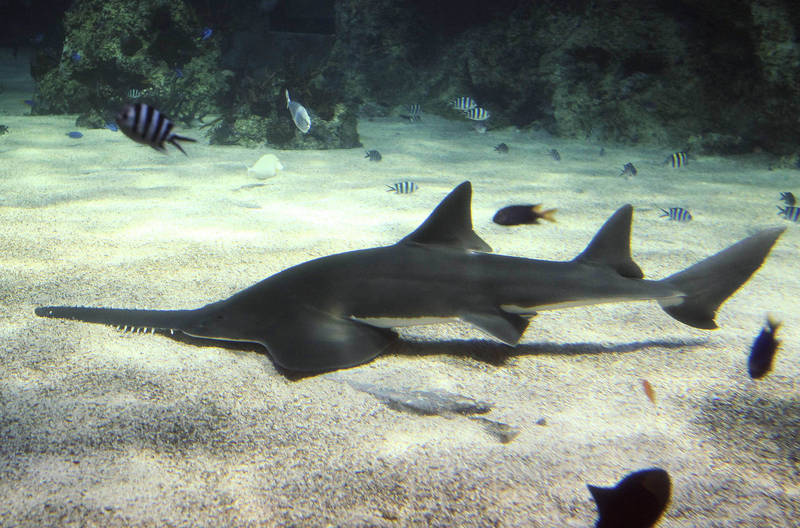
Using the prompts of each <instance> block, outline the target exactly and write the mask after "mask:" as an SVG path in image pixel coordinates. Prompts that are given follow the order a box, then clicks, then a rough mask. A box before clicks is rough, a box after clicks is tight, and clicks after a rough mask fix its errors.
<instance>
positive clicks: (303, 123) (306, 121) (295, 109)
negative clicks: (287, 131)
mask: <svg viewBox="0 0 800 528" xmlns="http://www.w3.org/2000/svg"><path fill="white" fill-rule="evenodd" d="M286 108H288V109H289V113H290V114H291V115H292V121H294V125H295V126H296V127H297V129H298V130H299V131H300V132H302V133H303V134H308V131H309V130H310V129H311V118H310V117H309V116H308V112H307V111H306V109H305V108H304V107H303V105H301V104H300V103H297V102H295V101H292V100H291V99H290V98H289V90H286Z"/></svg>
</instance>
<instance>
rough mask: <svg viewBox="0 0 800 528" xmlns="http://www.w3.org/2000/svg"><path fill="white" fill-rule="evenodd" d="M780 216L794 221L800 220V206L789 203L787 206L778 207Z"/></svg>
mask: <svg viewBox="0 0 800 528" xmlns="http://www.w3.org/2000/svg"><path fill="white" fill-rule="evenodd" d="M778 216H782V217H783V218H785V219H787V220H791V221H792V222H800V207H797V206H796V205H787V206H786V207H783V208H781V207H778Z"/></svg>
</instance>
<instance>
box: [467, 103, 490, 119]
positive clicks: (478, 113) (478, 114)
mask: <svg viewBox="0 0 800 528" xmlns="http://www.w3.org/2000/svg"><path fill="white" fill-rule="evenodd" d="M491 116H492V114H490V113H489V111H488V110H485V109H483V108H481V107H479V106H476V107H475V108H471V109H469V110H465V111H464V117H466V118H467V119H469V120H470V121H486V120H487V119H489V118H490V117H491Z"/></svg>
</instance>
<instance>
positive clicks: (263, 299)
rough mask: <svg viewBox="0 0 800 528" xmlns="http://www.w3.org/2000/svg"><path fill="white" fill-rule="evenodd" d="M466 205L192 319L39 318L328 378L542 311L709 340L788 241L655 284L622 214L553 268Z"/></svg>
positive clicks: (463, 191)
mask: <svg viewBox="0 0 800 528" xmlns="http://www.w3.org/2000/svg"><path fill="white" fill-rule="evenodd" d="M471 194H472V190H471V186H470V184H469V182H464V183H462V184H461V185H459V186H458V187H456V189H454V190H453V191H452V192H451V193H450V194H449V195H448V196H447V197H446V198H445V199H444V200H443V201H442V202H441V203H440V204H439V206H438V207H437V208H436V209H435V210H434V212H433V213H431V215H430V216H429V217H428V219H427V220H426V221H425V222H424V223H423V224H422V225H421V226H420V227H419V228H418V229H417V230H416V231H414V232H413V233H411V234H410V235H408V236H407V237H405V238H404V239H402V240H401V241H400V242H398V243H397V244H394V245H392V246H387V247H379V248H372V249H365V250H358V251H351V252H347V253H340V254H336V255H331V256H327V257H322V258H318V259H315V260H311V261H309V262H305V263H302V264H299V265H297V266H294V267H292V268H288V269H286V270H284V271H282V272H280V273H277V274H275V275H273V276H271V277H269V278H267V279H264V280H263V281H261V282H259V283H257V284H254V285H253V286H250V287H249V288H246V289H244V290H242V291H240V292H238V293H236V294H234V295H233V296H231V297H229V298H228V299H225V300H222V301H218V302H215V303H211V304H209V305H206V306H204V307H202V308H198V309H195V310H126V309H113V308H89V307H68V306H45V307H40V308H37V309H36V313H37V314H38V315H40V316H44V317H56V318H65V319H76V320H80V321H86V322H92V323H101V324H107V325H113V326H119V327H125V328H128V329H135V330H151V331H152V330H168V331H180V332H183V333H185V334H187V335H190V336H194V337H200V338H209V339H221V340H228V341H247V342H255V343H260V344H262V345H263V346H265V347H266V348H267V350H268V351H269V353H270V355H271V357H272V358H273V360H274V361H275V362H276V363H277V364H278V365H280V366H281V367H283V368H286V369H288V370H294V371H323V370H332V369H337V368H344V367H349V366H353V365H358V364H361V363H364V362H367V361H369V360H371V359H373V358H374V357H375V356H377V355H378V354H380V353H381V352H382V351H383V350H385V349H386V348H387V347H388V346H389V345H390V344H391V342H392V340H393V339H394V338H395V334H394V333H393V332H392V331H391V330H389V328H391V327H396V326H405V325H412V324H425V323H430V322H437V321H441V320H449V319H456V318H457V319H461V320H463V321H466V322H468V323H470V324H472V325H474V326H477V327H478V328H481V329H482V330H484V331H486V332H487V333H489V334H491V335H492V336H494V337H496V338H497V339H499V340H501V341H503V342H504V343H506V344H509V345H515V344H517V343H518V342H519V340H520V338H521V336H522V334H523V332H524V331H525V329H526V328H527V326H528V323H529V320H530V317H532V316H533V315H535V314H536V312H537V311H542V310H548V309H557V308H563V307H569V306H578V305H586V304H597V303H605V302H617V301H633V300H648V299H652V300H656V301H658V302H659V303H660V304H661V306H662V307H663V308H664V310H665V311H667V313H669V314H670V315H672V316H673V317H675V318H676V319H678V320H680V321H682V322H684V323H686V324H689V325H691V326H695V327H698V328H715V327H716V324H715V323H714V316H715V313H716V310H717V308H718V307H719V305H720V304H722V302H724V301H725V299H727V298H728V297H729V296H730V295H731V294H732V293H733V292H734V291H736V289H738V288H739V287H740V286H741V285H742V284H743V283H744V282H745V281H746V280H747V279H748V278H749V277H750V275H751V274H752V273H753V272H754V271H755V270H756V269H758V267H759V266H760V265H761V263H762V262H763V260H764V258H765V257H766V255H767V254H768V253H769V251H770V248H771V247H772V245H773V244H774V243H775V241H776V240H777V238H778V237H779V236H780V234H781V233H782V232H783V229H781V228H776V229H768V230H764V231H762V232H760V233H757V234H755V235H753V236H751V237H749V238H747V239H745V240H743V241H741V242H739V243H738V244H735V245H733V246H731V247H729V248H728V249H726V250H723V251H722V252H720V253H718V254H716V255H713V256H712V257H709V258H708V259H706V260H703V261H701V262H699V263H698V264H695V265H694V266H692V267H690V268H688V269H686V270H684V271H682V272H679V273H676V274H675V275H672V276H670V277H667V278H666V279H663V280H659V281H651V280H644V279H643V278H642V277H643V275H642V272H641V270H640V269H639V267H638V266H637V265H636V264H635V263H634V262H633V260H632V259H631V256H630V248H629V247H630V229H631V220H632V210H633V208H632V207H631V206H629V205H627V206H624V207H622V208H620V209H619V210H618V211H617V212H616V213H615V214H614V215H613V216H612V217H611V218H610V219H609V220H608V221H607V222H606V223H605V224H604V226H603V227H602V228H601V229H600V231H598V233H597V235H595V237H594V238H593V239H592V241H591V243H590V244H589V246H588V247H587V248H586V250H584V251H583V252H582V253H581V254H580V255H578V257H576V258H575V259H573V260H571V261H568V262H553V261H544V260H534V259H526V258H519V257H510V256H504V255H495V254H492V253H490V252H491V248H490V247H489V246H488V245H487V244H486V243H485V242H484V241H483V240H481V239H480V238H479V237H478V236H477V235H476V234H475V233H474V232H473V230H472V219H471V212H470V201H471Z"/></svg>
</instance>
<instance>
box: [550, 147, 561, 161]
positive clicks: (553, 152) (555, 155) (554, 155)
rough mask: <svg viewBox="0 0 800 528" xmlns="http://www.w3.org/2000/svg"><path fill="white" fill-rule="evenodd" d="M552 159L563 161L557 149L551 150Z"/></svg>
mask: <svg viewBox="0 0 800 528" xmlns="http://www.w3.org/2000/svg"><path fill="white" fill-rule="evenodd" d="M549 154H550V157H551V158H553V159H554V160H556V161H561V154H559V153H558V151H557V150H556V149H550V152H549Z"/></svg>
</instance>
